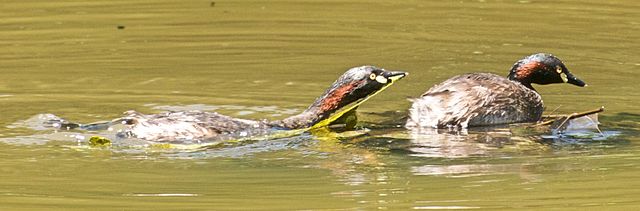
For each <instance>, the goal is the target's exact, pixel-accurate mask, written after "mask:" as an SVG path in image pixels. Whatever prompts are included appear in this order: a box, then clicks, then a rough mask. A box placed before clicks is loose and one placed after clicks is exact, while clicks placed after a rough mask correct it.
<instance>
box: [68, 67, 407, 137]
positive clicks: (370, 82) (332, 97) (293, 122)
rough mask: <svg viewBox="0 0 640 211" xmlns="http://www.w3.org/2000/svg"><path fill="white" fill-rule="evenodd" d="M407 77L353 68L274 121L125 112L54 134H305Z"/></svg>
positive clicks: (201, 114) (208, 114) (213, 114)
mask: <svg viewBox="0 0 640 211" xmlns="http://www.w3.org/2000/svg"><path fill="white" fill-rule="evenodd" d="M406 75H407V73H405V72H399V71H387V70H384V69H381V68H377V67H374V66H361V67H354V68H351V69H349V70H348V71H347V72H345V73H344V74H343V75H342V76H340V78H338V79H337V80H336V81H335V82H334V83H333V85H332V86H331V87H329V88H328V89H327V90H326V91H325V92H324V94H322V95H321V96H320V97H318V98H317V99H316V100H315V101H314V102H313V103H312V104H311V106H309V107H308V108H307V109H306V110H304V111H303V112H302V113H300V114H297V115H294V116H291V117H289V118H286V119H282V120H277V121H267V120H247V119H237V118H232V117H229V116H225V115H222V114H218V113H216V112H203V111H174V112H166V113H160V114H148V115H147V114H142V113H138V112H135V111H127V112H125V117H123V118H119V119H116V120H113V121H110V122H106V123H98V124H88V125H82V124H76V123H69V122H66V121H64V120H62V119H60V120H59V121H58V122H59V124H58V125H57V126H58V128H67V129H73V128H80V129H87V130H91V129H106V128H108V127H109V126H112V125H116V124H123V125H125V129H124V130H123V132H121V133H120V135H121V136H126V137H133V138H138V139H143V140H147V141H155V142H181V141H190V140H211V139H215V140H217V139H232V138H234V137H251V136H255V135H264V134H268V133H270V132H272V131H273V130H293V129H311V128H316V127H323V126H327V125H329V124H331V123H334V122H336V121H339V120H340V118H341V117H342V116H347V115H353V114H355V113H354V112H355V109H356V108H357V107H358V106H359V105H360V104H361V103H363V102H364V101H366V100H367V99H368V98H370V97H372V96H374V95H375V94H377V93H379V92H380V91H382V90H384V89H385V88H387V87H388V86H390V85H391V84H393V82H395V81H396V80H399V79H401V78H403V77H404V76H406Z"/></svg>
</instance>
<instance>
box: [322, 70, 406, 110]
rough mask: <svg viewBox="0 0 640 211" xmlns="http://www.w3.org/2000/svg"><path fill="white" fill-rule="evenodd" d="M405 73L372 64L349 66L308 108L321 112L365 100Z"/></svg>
mask: <svg viewBox="0 0 640 211" xmlns="http://www.w3.org/2000/svg"><path fill="white" fill-rule="evenodd" d="M406 75H407V73H406V72H400V71H387V70H385V69H382V68H378V67H374V66H361V67H354V68H351V69H349V70H348V71H347V72H345V73H344V74H342V76H340V78H338V80H336V81H335V82H333V85H332V86H331V87H329V89H327V90H326V91H325V93H324V94H323V95H322V96H321V97H319V98H318V99H317V100H316V102H314V103H313V105H311V107H310V108H313V107H319V108H320V110H321V111H323V112H329V111H332V110H336V109H340V108H342V107H344V106H346V105H349V104H351V103H354V102H359V101H363V100H366V99H367V98H368V97H370V96H373V95H375V94H376V93H378V92H380V91H382V90H383V89H385V88H387V87H388V86H390V85H391V84H393V82H395V81H397V80H399V79H401V78H403V77H405V76H406Z"/></svg>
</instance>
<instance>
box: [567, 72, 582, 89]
mask: <svg viewBox="0 0 640 211" xmlns="http://www.w3.org/2000/svg"><path fill="white" fill-rule="evenodd" d="M563 80H565V82H567V83H570V84H573V85H576V86H579V87H584V86H587V84H586V83H584V81H582V80H580V79H579V78H577V77H576V76H574V75H572V74H571V73H569V72H567V73H566V79H564V78H563Z"/></svg>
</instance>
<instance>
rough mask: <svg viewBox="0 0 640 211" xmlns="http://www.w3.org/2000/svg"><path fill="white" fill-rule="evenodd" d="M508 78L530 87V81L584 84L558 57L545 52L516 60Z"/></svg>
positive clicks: (537, 82) (536, 82)
mask: <svg viewBox="0 0 640 211" xmlns="http://www.w3.org/2000/svg"><path fill="white" fill-rule="evenodd" d="M508 78H509V79H510V80H514V81H519V82H520V83H522V84H523V85H525V86H527V87H529V88H532V89H533V87H531V84H532V83H535V84H553V83H570V84H573V85H576V86H581V87H582V86H586V84H585V83H584V82H583V81H582V80H580V79H578V78H577V77H575V76H574V75H573V74H571V72H569V69H567V67H566V66H565V65H564V64H563V63H562V61H561V60H560V59H558V57H555V56H553V55H551V54H545V53H537V54H533V55H531V56H527V57H525V58H523V59H521V60H519V61H517V62H516V63H515V64H514V65H513V67H512V68H511V71H510V72H509V76H508Z"/></svg>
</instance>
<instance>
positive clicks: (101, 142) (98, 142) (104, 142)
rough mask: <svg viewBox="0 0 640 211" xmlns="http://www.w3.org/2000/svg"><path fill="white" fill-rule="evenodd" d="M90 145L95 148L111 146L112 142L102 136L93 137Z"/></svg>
mask: <svg viewBox="0 0 640 211" xmlns="http://www.w3.org/2000/svg"><path fill="white" fill-rule="evenodd" d="M89 145H91V146H94V147H106V146H111V140H109V139H108V138H105V137H101V136H91V138H90V139H89Z"/></svg>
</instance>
